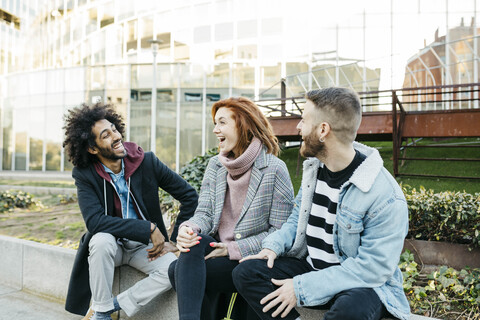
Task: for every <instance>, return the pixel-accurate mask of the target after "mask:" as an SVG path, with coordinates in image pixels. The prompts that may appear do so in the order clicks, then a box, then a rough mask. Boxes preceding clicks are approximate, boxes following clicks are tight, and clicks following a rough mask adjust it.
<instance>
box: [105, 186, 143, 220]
mask: <svg viewBox="0 0 480 320" xmlns="http://www.w3.org/2000/svg"><path fill="white" fill-rule="evenodd" d="M108 182H109V183H110V184H111V185H112V187H113V190H115V193H116V194H117V197H118V199H120V210H121V213H122V219H123V206H122V200H121V198H120V194H118V191H117V188H116V187H115V184H114V183H113V182H112V181H108ZM128 192H129V193H130V195H131V196H132V199H133V201H135V205H136V206H137V209H138V212H139V213H140V216H141V217H142V218H143V220H145V221H146V220H147V219H145V216H144V215H143V213H142V210H141V209H140V207H139V206H138V203H137V200H136V199H135V197H134V196H133V192H132V191H130V188H128ZM104 197H105V198H106V197H107V195H106V194H105V195H104ZM127 207H128V203H127Z"/></svg>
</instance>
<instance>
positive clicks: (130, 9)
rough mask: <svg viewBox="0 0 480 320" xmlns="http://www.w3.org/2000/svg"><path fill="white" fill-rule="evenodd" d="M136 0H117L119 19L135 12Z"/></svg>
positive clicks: (130, 15)
mask: <svg viewBox="0 0 480 320" xmlns="http://www.w3.org/2000/svg"><path fill="white" fill-rule="evenodd" d="M135 2H136V1H115V3H116V7H117V14H118V20H120V21H121V20H124V19H127V18H129V17H132V16H133V15H134V14H135Z"/></svg>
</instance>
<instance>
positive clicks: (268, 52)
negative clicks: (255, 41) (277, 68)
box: [262, 44, 283, 61]
mask: <svg viewBox="0 0 480 320" xmlns="http://www.w3.org/2000/svg"><path fill="white" fill-rule="evenodd" d="M282 50H283V46H282V45H281V44H267V45H262V59H266V60H270V61H280V60H282V56H283V54H282Z"/></svg>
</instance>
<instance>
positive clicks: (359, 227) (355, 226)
mask: <svg viewBox="0 0 480 320" xmlns="http://www.w3.org/2000/svg"><path fill="white" fill-rule="evenodd" d="M336 223H337V231H336V233H337V240H338V247H339V249H340V255H346V257H345V258H347V257H355V256H356V255H357V252H358V247H359V246H360V244H361V233H362V231H363V215H360V214H356V213H351V212H346V211H342V210H340V211H339V212H337V217H336Z"/></svg>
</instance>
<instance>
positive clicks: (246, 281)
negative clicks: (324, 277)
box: [232, 257, 388, 320]
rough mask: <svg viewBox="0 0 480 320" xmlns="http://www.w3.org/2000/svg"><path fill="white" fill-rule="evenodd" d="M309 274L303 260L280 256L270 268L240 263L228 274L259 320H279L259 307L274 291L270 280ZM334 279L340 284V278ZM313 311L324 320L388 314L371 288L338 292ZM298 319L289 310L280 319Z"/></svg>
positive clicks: (262, 263) (259, 263) (260, 263)
mask: <svg viewBox="0 0 480 320" xmlns="http://www.w3.org/2000/svg"><path fill="white" fill-rule="evenodd" d="M310 271H313V268H312V267H311V266H310V264H308V262H307V261H306V260H299V259H295V258H285V257H280V258H278V259H276V260H275V263H274V265H273V268H272V269H270V268H268V267H267V260H247V261H244V262H242V263H240V264H239V265H238V266H237V267H236V268H235V269H234V270H233V274H232V275H233V282H234V284H235V286H236V288H237V290H238V292H239V293H240V294H241V295H242V296H243V297H244V299H245V300H246V301H247V302H248V304H249V305H250V307H252V309H253V310H254V311H255V312H256V313H257V315H258V316H259V317H260V318H261V319H265V320H271V319H281V318H280V316H277V317H276V318H273V317H272V315H271V314H272V313H273V312H274V311H275V310H276V307H274V308H272V309H271V310H269V311H268V313H264V312H263V311H262V309H263V307H264V305H261V304H260V300H261V299H262V298H263V297H265V296H266V295H268V294H269V293H271V292H273V291H275V290H276V289H277V288H278V287H277V286H275V285H274V284H273V283H272V281H271V279H272V278H273V279H288V278H293V277H294V276H296V275H300V274H304V273H306V272H310ZM338 280H339V281H341V279H338ZM319 285H321V284H319ZM316 308H318V309H324V310H328V311H327V312H326V313H325V316H324V319H325V320H333V319H338V320H346V319H349V320H350V319H362V320H367V319H368V320H379V319H381V318H382V317H384V316H386V315H388V312H387V310H386V309H385V307H384V306H383V304H382V302H381V301H380V299H379V298H378V295H377V294H376V293H375V291H374V290H373V289H371V288H354V289H350V290H346V291H342V292H340V293H338V294H337V295H335V297H334V298H333V299H332V300H330V301H329V302H328V303H327V304H325V305H322V306H317V307H316ZM298 316H299V313H298V312H297V311H296V310H295V309H292V310H291V311H290V313H289V314H288V315H287V317H286V318H283V319H286V320H294V319H296V318H297V317H298Z"/></svg>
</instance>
